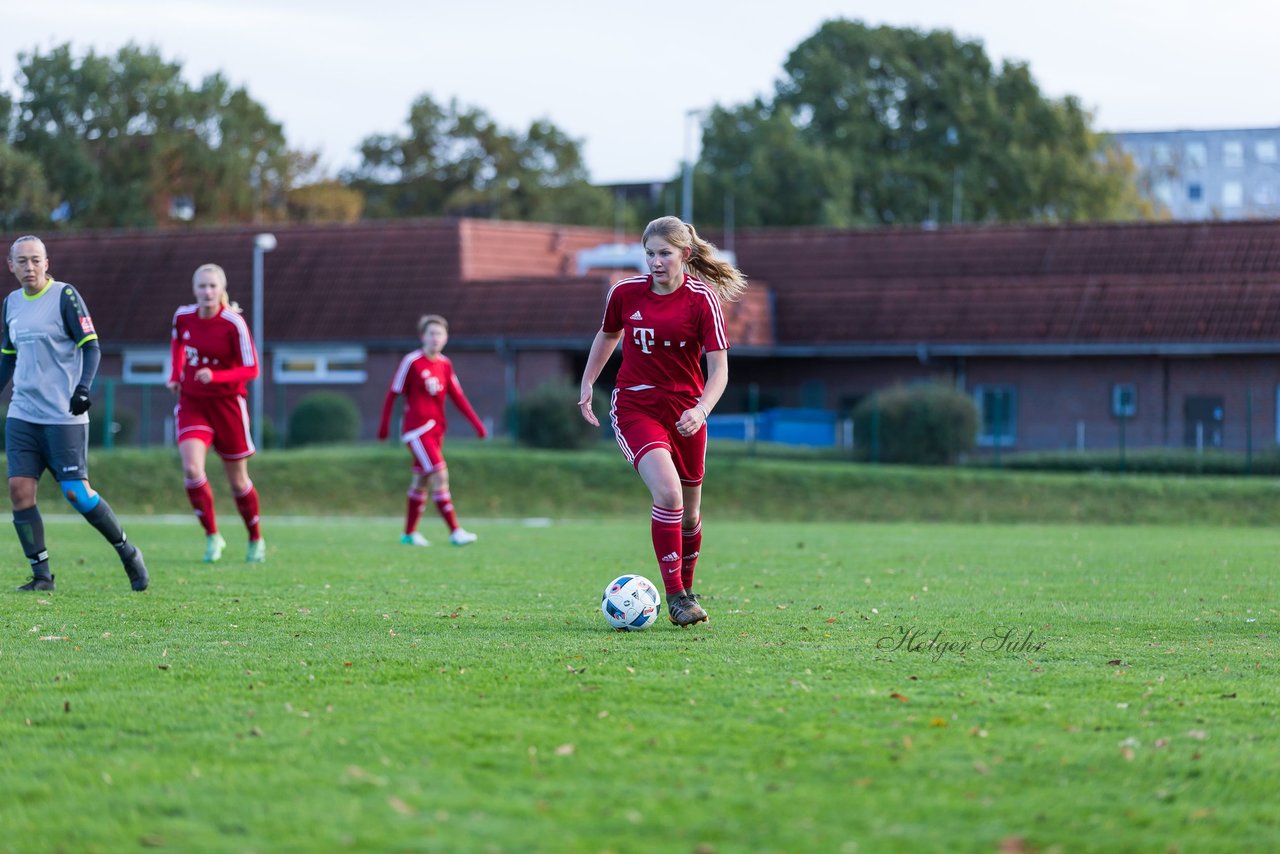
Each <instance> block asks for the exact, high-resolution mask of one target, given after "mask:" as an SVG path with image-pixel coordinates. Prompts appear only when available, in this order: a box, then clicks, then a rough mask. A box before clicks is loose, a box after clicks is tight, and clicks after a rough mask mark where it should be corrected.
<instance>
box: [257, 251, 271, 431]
mask: <svg viewBox="0 0 1280 854" xmlns="http://www.w3.org/2000/svg"><path fill="white" fill-rule="evenodd" d="M275 248H276V236H275V235H274V234H259V235H257V236H255V237H254V238H253V342H254V345H255V346H256V347H257V348H258V378H257V379H255V380H254V381H253V444H254V447H258V448H260V447H262V389H263V384H262V375H263V373H264V372H265V370H266V368H265V367H264V366H263V364H262V354H263V352H264V351H265V349H266V341H265V340H264V339H263V336H262V256H263V255H266V254H267V253H268V252H270V251H271V250H273V249H275Z"/></svg>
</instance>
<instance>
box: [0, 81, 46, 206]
mask: <svg viewBox="0 0 1280 854" xmlns="http://www.w3.org/2000/svg"><path fill="white" fill-rule="evenodd" d="M12 114H13V99H12V98H10V97H9V95H8V94H6V93H4V92H0V228H3V229H4V230H5V231H13V230H14V229H16V228H24V227H28V226H35V225H42V224H44V223H46V222H48V219H49V214H50V212H51V211H52V210H53V208H54V199H53V194H52V193H50V192H49V183H48V182H47V181H46V180H45V177H44V170H43V169H42V168H41V167H40V163H39V161H37V160H36V159H35V158H34V157H31V156H30V155H27V154H23V153H22V152H20V151H17V150H15V149H14V148H13V146H11V145H10V144H9V126H10V117H11V116H12Z"/></svg>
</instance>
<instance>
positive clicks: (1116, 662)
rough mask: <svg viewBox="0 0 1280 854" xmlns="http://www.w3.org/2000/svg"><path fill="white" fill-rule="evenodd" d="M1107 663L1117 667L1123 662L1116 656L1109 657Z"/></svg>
mask: <svg viewBox="0 0 1280 854" xmlns="http://www.w3.org/2000/svg"><path fill="white" fill-rule="evenodd" d="M1107 664H1110V665H1111V666H1112V667H1119V666H1121V665H1123V664H1124V662H1123V661H1121V660H1120V659H1118V658H1113V659H1111V660H1110V661H1108V662H1107Z"/></svg>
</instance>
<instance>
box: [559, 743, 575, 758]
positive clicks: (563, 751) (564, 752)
mask: <svg viewBox="0 0 1280 854" xmlns="http://www.w3.org/2000/svg"><path fill="white" fill-rule="evenodd" d="M574 749H575V748H574V746H573V745H572V744H562V745H560V746H559V747H557V748H556V756H572V755H573V751H574Z"/></svg>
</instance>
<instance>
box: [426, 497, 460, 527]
mask: <svg viewBox="0 0 1280 854" xmlns="http://www.w3.org/2000/svg"><path fill="white" fill-rule="evenodd" d="M431 500H432V501H434V502H435V503H436V509H437V510H439V511H440V518H441V519H443V520H444V523H445V524H446V525H448V526H449V533H451V534H452V533H453V532H454V531H456V530H458V514H457V513H454V512H453V496H452V495H450V494H449V490H447V489H444V490H441V491H439V492H433V493H431Z"/></svg>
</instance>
